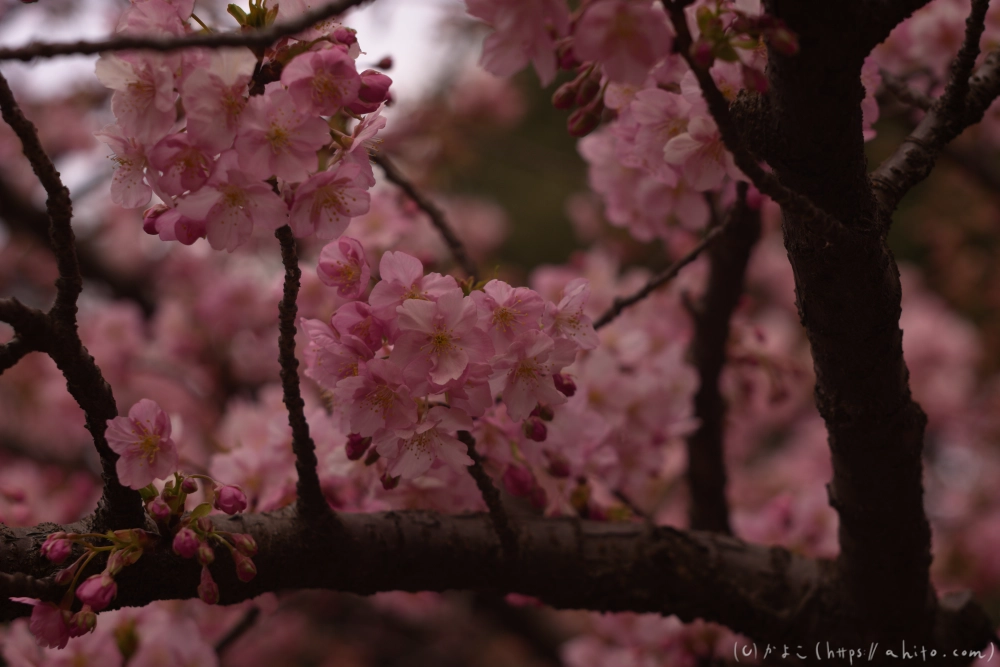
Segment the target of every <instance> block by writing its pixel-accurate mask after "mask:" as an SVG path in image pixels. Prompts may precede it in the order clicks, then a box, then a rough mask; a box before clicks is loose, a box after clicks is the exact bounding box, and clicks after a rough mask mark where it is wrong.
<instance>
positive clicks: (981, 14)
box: [940, 0, 990, 116]
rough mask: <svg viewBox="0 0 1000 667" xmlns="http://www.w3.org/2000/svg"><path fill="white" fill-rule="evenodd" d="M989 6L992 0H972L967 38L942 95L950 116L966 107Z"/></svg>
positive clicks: (966, 31)
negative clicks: (971, 76) (970, 81)
mask: <svg viewBox="0 0 1000 667" xmlns="http://www.w3.org/2000/svg"><path fill="white" fill-rule="evenodd" d="M989 6H990V0H972V10H971V11H970V12H969V17H968V18H967V19H966V20H965V39H963V40H962V48H960V49H959V50H958V55H957V56H955V60H953V61H952V63H951V67H950V68H949V71H948V83H947V84H945V88H944V94H943V95H942V96H941V103H940V104H941V111H942V113H944V114H947V115H949V116H955V115H959V114H961V113H962V111H963V110H964V109H965V99H966V97H968V95H969V75H971V74H972V68H973V67H975V65H976V58H978V57H979V40H980V39H981V38H982V36H983V30H984V29H985V27H986V23H985V22H986V10H987V9H989Z"/></svg>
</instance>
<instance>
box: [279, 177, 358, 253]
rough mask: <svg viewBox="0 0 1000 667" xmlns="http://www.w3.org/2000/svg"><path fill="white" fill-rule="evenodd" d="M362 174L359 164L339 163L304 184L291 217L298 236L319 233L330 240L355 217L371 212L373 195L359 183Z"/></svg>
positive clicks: (296, 192) (300, 188)
mask: <svg viewBox="0 0 1000 667" xmlns="http://www.w3.org/2000/svg"><path fill="white" fill-rule="evenodd" d="M360 173H361V169H360V167H358V165H356V164H350V163H339V164H338V165H337V166H336V167H334V168H333V169H331V170H329V171H323V172H320V173H318V174H315V175H313V176H311V177H309V179H308V180H306V181H305V182H304V183H302V184H301V185H300V186H299V187H298V188H297V189H296V190H295V201H294V202H293V203H292V208H291V212H290V214H289V220H288V224H289V225H290V226H291V228H292V232H294V234H295V236H297V237H302V236H308V235H310V234H315V235H316V238H318V239H321V240H323V241H328V240H330V239H334V238H337V237H338V236H340V235H341V234H342V233H343V232H344V230H345V229H347V225H348V223H350V221H351V218H353V217H356V216H359V215H362V214H363V213H367V212H368V205H369V203H370V202H371V197H370V195H369V194H368V192H367V190H366V188H365V187H364V186H363V185H361V183H360V182H359V181H360V178H359V176H360Z"/></svg>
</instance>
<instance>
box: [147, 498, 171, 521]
mask: <svg viewBox="0 0 1000 667" xmlns="http://www.w3.org/2000/svg"><path fill="white" fill-rule="evenodd" d="M146 511H147V512H149V516H151V517H153V519H154V520H155V521H159V522H162V523H166V522H167V520H169V519H170V515H171V514H173V512H172V511H171V509H170V505H168V504H167V503H166V502H165V501H164V500H163V498H160V497H159V496H157V497H156V498H153V500H152V501H150V503H149V504H148V505H146Z"/></svg>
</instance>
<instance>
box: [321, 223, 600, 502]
mask: <svg viewBox="0 0 1000 667" xmlns="http://www.w3.org/2000/svg"><path fill="white" fill-rule="evenodd" d="M318 272H319V276H320V279H321V280H323V282H324V283H326V284H327V285H331V286H335V287H336V288H337V290H338V292H339V294H340V295H341V296H342V297H345V298H353V299H358V300H354V301H350V302H348V303H346V304H344V305H342V306H341V307H340V308H338V309H337V311H336V312H335V313H334V314H333V316H332V317H331V319H330V322H329V324H328V323H326V322H323V321H320V320H304V321H303V328H304V329H305V330H306V332H307V333H308V335H309V339H310V344H309V349H308V351H307V359H308V369H307V371H306V374H307V375H308V376H309V377H311V378H313V379H314V380H315V381H316V382H317V383H318V384H319V385H320V386H321V387H322V388H324V389H325V390H327V391H329V392H330V393H331V396H332V398H333V401H334V402H335V404H336V405H337V406H338V407H339V409H340V410H341V412H342V414H343V415H344V418H345V419H346V421H347V423H348V424H349V429H350V432H351V434H352V435H351V437H350V439H349V441H348V452H349V453H348V456H349V457H350V458H353V459H359V458H361V457H362V456H363V455H364V453H365V451H366V450H367V449H368V447H369V446H370V445H372V444H374V449H375V452H376V453H377V454H378V456H379V457H384V458H385V459H386V460H387V461H388V468H387V470H386V475H385V477H384V478H383V483H384V484H386V485H390V486H391V485H394V484H395V483H397V481H398V479H399V478H406V479H411V478H414V477H417V476H419V475H422V474H423V473H425V472H426V471H427V470H429V469H430V468H431V466H432V465H434V464H435V463H436V462H437V461H441V462H443V463H446V464H448V465H451V466H453V467H458V468H460V467H462V466H467V465H471V464H472V460H471V459H470V458H469V456H468V454H467V446H466V445H465V444H463V443H462V442H460V441H459V440H458V438H457V437H456V436H457V433H458V432H459V431H470V430H472V428H473V422H472V420H473V419H474V418H479V417H482V416H483V415H484V414H485V413H486V411H487V410H489V409H490V408H492V407H493V405H494V402H495V401H496V400H502V401H503V404H504V405H505V407H506V410H507V414H508V415H509V417H510V419H512V420H514V421H516V422H523V423H524V428H525V430H526V432H528V433H530V434H531V435H532V437H533V438H534V439H536V440H544V439H545V427H544V425H543V424H542V422H541V420H540V418H539V416H538V415H540V414H542V413H543V412H546V411H547V412H548V413H549V414H551V409H552V408H553V407H555V406H558V405H561V404H563V403H565V402H566V397H567V396H571V395H572V394H573V392H574V391H575V387H574V386H573V383H572V380H571V379H570V378H568V377H566V376H564V375H561V374H560V371H561V370H562V369H564V368H565V367H566V366H569V365H570V364H571V363H573V361H574V360H575V358H576V353H577V351H578V350H581V349H593V348H594V347H596V346H597V334H596V332H595V331H594V329H593V326H592V324H591V322H590V319H589V318H588V317H587V316H586V315H585V314H584V313H583V307H584V306H585V305H586V302H587V298H588V295H589V289H588V287H587V283H586V281H583V280H581V281H577V282H576V283H574V284H572V285H570V286H568V287H567V289H566V291H565V296H564V297H563V298H562V300H561V301H560V302H559V303H558V304H556V303H553V302H547V301H546V300H544V299H543V298H542V297H541V296H540V295H539V294H538V293H537V292H535V291H533V290H531V289H529V288H526V287H519V288H514V287H511V286H510V285H509V284H507V283H505V282H503V281H500V280H491V281H489V282H487V283H486V284H485V285H483V286H482V288H481V289H475V288H474V287H475V286H472V285H471V284H468V283H466V284H465V285H464V286H463V285H460V284H459V283H458V282H457V281H456V280H455V279H454V278H452V277H451V276H446V275H441V274H438V273H427V274H425V273H424V268H423V265H422V264H421V262H420V260H418V259H416V258H415V257H412V256H410V255H407V254H406V253H403V252H387V253H385V254H384V255H383V256H382V260H381V262H380V265H379V277H380V280H379V282H378V283H376V285H375V286H374V287H373V288H372V290H371V292H370V294H368V296H367V298H366V299H364V300H361V299H360V297H361V296H362V295H363V294H364V293H365V292H366V291H367V286H368V279H369V268H368V265H367V261H366V260H365V256H364V252H363V250H362V248H361V246H360V244H359V243H358V242H357V241H355V240H354V239H350V238H346V237H344V238H341V239H340V240H339V241H336V242H334V243H331V244H329V245H327V246H326V248H324V250H323V252H322V254H321V255H320V261H319V267H318ZM549 418H551V416H550V417H549Z"/></svg>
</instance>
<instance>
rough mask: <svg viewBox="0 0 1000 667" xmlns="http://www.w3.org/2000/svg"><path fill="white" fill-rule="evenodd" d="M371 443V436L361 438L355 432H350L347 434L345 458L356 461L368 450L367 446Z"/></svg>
mask: <svg viewBox="0 0 1000 667" xmlns="http://www.w3.org/2000/svg"><path fill="white" fill-rule="evenodd" d="M371 444H372V439H371V438H363V437H361V435H359V434H357V433H351V434H350V435H349V436H347V446H346V449H347V458H349V459H350V460H352V461H357V460H358V459H360V458H361V457H362V456H364V455H365V452H367V451H368V446H369V445H371Z"/></svg>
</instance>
